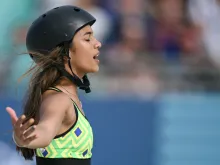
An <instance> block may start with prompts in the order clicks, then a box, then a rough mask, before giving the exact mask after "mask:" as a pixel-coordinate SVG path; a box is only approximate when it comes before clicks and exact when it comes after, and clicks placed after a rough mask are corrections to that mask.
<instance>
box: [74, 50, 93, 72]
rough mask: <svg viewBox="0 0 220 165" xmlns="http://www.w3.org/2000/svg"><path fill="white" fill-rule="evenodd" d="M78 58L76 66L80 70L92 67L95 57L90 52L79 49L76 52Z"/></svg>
mask: <svg viewBox="0 0 220 165" xmlns="http://www.w3.org/2000/svg"><path fill="white" fill-rule="evenodd" d="M76 56H77V57H76V59H75V62H74V63H75V66H76V67H77V69H80V70H87V69H89V68H90V67H91V64H92V62H93V61H92V60H93V58H92V57H91V55H90V54H89V52H86V51H85V50H84V51H79V52H77V54H76Z"/></svg>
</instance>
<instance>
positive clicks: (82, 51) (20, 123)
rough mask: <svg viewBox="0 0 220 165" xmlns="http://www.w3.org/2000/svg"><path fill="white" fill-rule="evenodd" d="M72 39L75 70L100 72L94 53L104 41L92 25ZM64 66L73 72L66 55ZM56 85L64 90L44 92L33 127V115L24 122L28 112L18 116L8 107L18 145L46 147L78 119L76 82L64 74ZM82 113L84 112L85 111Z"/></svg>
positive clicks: (71, 56) (79, 75)
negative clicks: (36, 121) (96, 35)
mask: <svg viewBox="0 0 220 165" xmlns="http://www.w3.org/2000/svg"><path fill="white" fill-rule="evenodd" d="M72 43H73V45H72V47H71V48H70V50H69V55H70V62H71V66H72V70H73V72H74V73H75V74H76V75H77V76H78V77H80V78H82V77H83V76H84V75H85V74H87V73H95V72H98V70H99V65H98V64H99V63H98V61H97V60H95V59H94V58H93V57H94V56H95V55H97V54H99V48H100V47H101V43H100V42H99V41H97V40H96V38H95V37H94V36H93V31H92V29H91V27H90V26H89V25H88V26H86V27H84V28H83V29H81V30H80V31H79V32H77V33H76V35H75V36H74V38H73V42H72ZM64 66H65V69H66V70H67V71H68V72H69V73H70V74H71V70H70V68H69V66H68V61H67V59H65V63H64ZM56 87H57V88H59V89H60V90H62V91H63V92H61V93H59V92H55V91H52V90H48V91H46V92H45V93H43V95H42V104H41V106H40V109H39V116H40V117H39V122H38V124H37V125H34V126H33V127H31V125H32V124H33V123H34V119H33V118H32V119H30V120H28V121H27V122H26V123H24V121H25V118H26V117H25V115H21V116H20V117H19V118H18V117H17V115H16V112H15V110H14V109H12V108H11V107H7V108H6V111H7V112H8V114H9V115H10V117H11V121H12V125H13V128H14V135H15V141H16V142H17V144H18V145H20V146H23V147H26V148H30V149H36V148H43V147H46V146H48V145H49V144H50V142H51V141H52V140H53V138H54V137H55V136H56V135H59V134H61V133H63V132H65V131H67V130H68V129H69V128H70V127H71V126H72V125H73V123H75V121H76V114H75V111H74V106H73V103H72V101H71V99H72V100H74V102H75V103H76V104H77V105H78V107H79V108H80V109H81V111H82V107H81V104H80V101H79V98H78V95H77V87H76V85H75V84H73V83H72V82H71V81H69V80H68V79H66V78H62V79H61V80H60V82H59V84H58V85H57V86H56ZM70 98H71V99H70ZM82 113H83V114H84V112H83V111H82ZM45 135H47V136H45Z"/></svg>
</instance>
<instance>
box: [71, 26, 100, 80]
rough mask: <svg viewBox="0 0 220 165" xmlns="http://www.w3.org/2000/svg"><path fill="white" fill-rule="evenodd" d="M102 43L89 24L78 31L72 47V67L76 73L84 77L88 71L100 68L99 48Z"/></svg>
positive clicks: (92, 71) (95, 70) (91, 71)
mask: <svg viewBox="0 0 220 165" xmlns="http://www.w3.org/2000/svg"><path fill="white" fill-rule="evenodd" d="M100 47H101V43H100V42H99V41H98V40H96V38H95V37H94V35H93V30H92V28H91V27H90V26H89V25H88V26H85V27H84V28H82V29H81V30H80V31H78V32H77V33H76V35H75V36H74V38H73V41H72V45H71V48H70V52H69V55H70V58H71V59H70V61H71V67H72V70H73V72H74V73H75V74H77V75H78V76H79V77H82V76H83V75H85V74H86V73H94V72H97V71H98V70H99V60H98V56H99V48H100Z"/></svg>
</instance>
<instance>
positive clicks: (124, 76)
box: [0, 0, 220, 97]
mask: <svg viewBox="0 0 220 165" xmlns="http://www.w3.org/2000/svg"><path fill="white" fill-rule="evenodd" d="M1 3H2V5H1V6H0V8H1V10H0V21H1V24H3V25H2V26H1V28H0V31H1V32H0V53H1V54H0V76H1V82H0V91H4V89H6V88H5V87H12V86H15V85H16V84H17V79H18V78H19V77H20V76H21V75H22V74H23V73H24V72H25V71H26V70H27V69H28V68H29V66H30V62H31V60H30V58H28V57H27V56H26V55H20V54H25V51H26V49H25V35H26V31H27V28H28V27H29V26H30V23H31V22H32V21H33V20H34V19H35V18H36V17H37V16H39V15H41V14H43V13H44V12H45V11H47V10H48V9H52V8H54V7H57V6H60V5H66V4H70V5H76V6H79V7H82V8H84V9H86V10H87V11H89V12H90V13H91V14H93V15H94V16H95V17H96V18H97V22H96V24H95V25H94V26H93V30H94V32H95V36H96V37H97V39H99V40H100V41H101V42H102V45H103V47H102V49H101V55H100V60H101V69H100V72H99V73H98V74H95V75H91V82H92V87H93V88H94V89H98V90H96V91H97V92H99V93H105V94H108V95H115V94H120V95H128V94H132V95H137V96H143V97H145V96H155V95H157V94H158V93H161V92H170V91H175V92H184V91H185V92H191V91H202V92H204V91H205V92H207V91H208V92H209V91H211V92H213V91H214V92H215V91H219V89H220V85H219V81H220V76H219V69H220V46H219V41H220V19H219V18H220V0H32V1H30V0H22V2H21V1H20V0H18V1H14V2H12V1H11V2H10V1H6V0H5V1H2V2H1ZM22 83H23V84H25V82H22ZM22 83H21V84H22ZM18 86H22V85H18ZM23 86H24V88H25V85H23ZM11 89H13V90H14V88H11ZM13 90H12V91H11V92H14V91H13ZM7 91H9V90H8V88H7Z"/></svg>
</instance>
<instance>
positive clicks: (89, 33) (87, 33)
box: [84, 32, 93, 36]
mask: <svg viewBox="0 0 220 165" xmlns="http://www.w3.org/2000/svg"><path fill="white" fill-rule="evenodd" d="M91 34H93V32H86V33H85V34H84V36H85V35H91Z"/></svg>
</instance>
